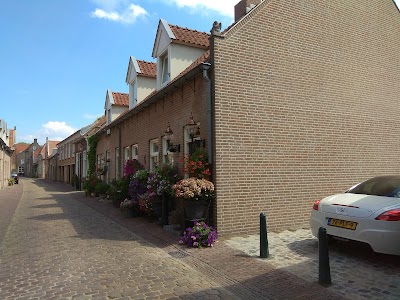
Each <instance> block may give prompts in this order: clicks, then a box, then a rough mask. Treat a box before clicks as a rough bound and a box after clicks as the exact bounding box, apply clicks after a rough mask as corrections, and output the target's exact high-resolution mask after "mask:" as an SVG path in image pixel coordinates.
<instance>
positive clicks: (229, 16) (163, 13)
mask: <svg viewBox="0 0 400 300" xmlns="http://www.w3.org/2000/svg"><path fill="white" fill-rule="evenodd" d="M398 1H400V0H398ZM237 2H239V0H35V1H32V0H12V1H0V39H1V43H0V88H1V92H2V93H1V94H2V96H1V97H0V104H1V105H0V107H1V110H0V118H2V119H4V120H5V121H6V122H7V123H8V127H9V128H13V127H14V126H16V127H17V142H28V143H32V142H33V139H34V138H37V139H38V142H39V143H40V144H43V143H44V142H45V139H46V137H49V139H50V140H62V139H65V138H66V137H68V136H69V135H70V134H72V133H73V132H75V131H76V130H78V129H80V128H81V127H83V126H86V125H88V124H90V123H91V122H93V121H94V120H95V118H96V117H98V116H101V115H102V114H104V110H103V108H104V101H105V95H106V90H107V89H111V90H112V91H117V92H128V87H127V85H126V84H125V76H126V70H127V67H128V60H129V56H131V55H132V56H135V57H136V58H137V59H143V60H147V61H154V60H153V58H152V57H151V52H152V48H153V44H154V39H155V34H156V30H157V25H158V21H159V19H160V18H163V19H165V20H166V21H167V22H168V23H170V24H174V25H179V26H182V27H188V28H191V29H196V30H200V31H205V32H209V30H210V29H211V27H212V23H213V22H214V21H215V20H217V21H219V22H222V27H223V28H225V27H227V26H228V25H230V24H231V23H232V21H233V13H234V5H235V4H236V3H237ZM365 2H366V3H367V1H365Z"/></svg>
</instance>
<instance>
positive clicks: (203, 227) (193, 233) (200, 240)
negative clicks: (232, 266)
mask: <svg viewBox="0 0 400 300" xmlns="http://www.w3.org/2000/svg"><path fill="white" fill-rule="evenodd" d="M217 237H218V235H217V231H216V230H215V229H214V228H213V227H212V226H208V225H207V224H206V223H204V222H203V221H202V222H198V221H194V226H193V227H189V228H186V230H185V232H184V233H183V236H182V238H181V239H180V241H179V243H180V244H184V245H187V246H188V247H193V248H203V247H212V246H213V245H214V243H215V241H216V240H217Z"/></svg>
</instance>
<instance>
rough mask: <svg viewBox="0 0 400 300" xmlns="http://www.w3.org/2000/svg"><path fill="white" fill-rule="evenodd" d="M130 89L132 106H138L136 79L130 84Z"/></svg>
mask: <svg viewBox="0 0 400 300" xmlns="http://www.w3.org/2000/svg"><path fill="white" fill-rule="evenodd" d="M129 87H130V90H129V98H130V104H131V106H132V107H134V106H136V104H137V102H138V98H137V83H136V80H134V81H132V82H131V83H130V84H129Z"/></svg>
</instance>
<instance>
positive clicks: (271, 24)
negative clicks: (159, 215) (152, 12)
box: [28, 0, 400, 235]
mask: <svg viewBox="0 0 400 300" xmlns="http://www.w3.org/2000/svg"><path fill="white" fill-rule="evenodd" d="M232 9H234V11H235V21H234V23H233V24H231V25H230V26H229V27H227V28H226V29H224V30H223V31H222V29H221V24H220V23H218V22H214V23H213V24H210V27H212V28H211V31H210V34H209V33H205V32H199V31H196V30H193V29H188V28H183V27H180V26H177V25H171V24H169V23H168V22H167V21H166V20H160V21H159V24H158V29H157V33H156V36H155V41H154V47H153V51H152V57H153V58H154V61H155V62H146V61H143V60H140V59H137V58H136V57H134V56H131V57H129V58H127V60H128V66H127V75H126V78H125V82H126V83H127V85H128V86H129V93H119V92H114V91H107V93H106V97H105V103H104V116H103V117H102V118H100V119H98V120H96V122H94V123H93V124H90V125H89V126H87V127H85V128H82V129H81V130H79V131H77V132H75V133H74V134H72V135H71V136H69V137H68V138H66V139H65V140H63V141H61V142H59V143H58V145H57V153H56V154H55V155H53V156H50V157H49V158H48V163H47V165H48V170H47V171H45V172H48V173H49V175H48V178H52V179H55V180H60V181H64V182H70V181H71V180H72V178H73V177H74V175H77V176H78V177H79V178H80V179H81V180H84V179H85V177H86V175H87V151H88V137H89V136H92V135H96V136H97V138H98V143H97V146H96V154H97V157H96V161H97V163H96V164H97V168H98V169H101V170H106V172H102V174H103V175H101V178H102V179H103V180H105V181H107V182H110V181H111V180H112V179H115V178H119V177H121V176H122V175H123V174H122V168H123V165H124V162H125V161H126V160H128V159H131V158H135V159H138V160H139V161H140V162H141V163H142V164H143V165H145V166H146V168H147V169H149V170H152V169H153V168H154V167H155V166H157V165H159V164H162V163H166V162H175V163H177V164H182V158H183V157H184V155H187V154H190V153H191V151H193V149H194V148H196V147H204V148H205V149H206V150H207V152H208V154H209V163H210V164H211V166H212V181H213V182H214V184H215V186H216V200H215V201H214V203H213V209H212V212H213V215H212V218H213V221H214V224H215V225H216V227H217V228H218V231H219V233H220V234H222V235H236V234H248V233H254V232H257V231H258V226H259V221H258V216H259V214H260V212H265V213H266V215H267V222H268V226H269V228H270V229H272V230H282V229H295V228H300V227H308V218H309V212H310V209H311V206H312V203H313V201H314V200H315V199H318V198H321V197H324V196H326V195H329V194H332V193H336V192H340V191H343V190H345V189H347V188H348V187H349V186H352V185H353V184H355V183H357V182H359V181H361V180H364V179H366V178H368V177H371V176H375V175H383V174H396V173H398V170H399V167H400V164H399V162H398V160H397V158H398V156H399V147H398V146H399V144H398V141H397V137H398V136H399V133H400V130H399V126H397V119H398V115H399V113H400V107H399V105H398V100H399V95H400V85H399V84H398V83H399V82H400V52H399V51H398V49H400V38H399V37H400V15H399V11H398V9H397V6H396V5H395V3H394V1H392V0H371V1H368V3H367V2H363V1H358V0H348V1H332V0H322V1H307V0H297V1H287V0H264V1H261V0H242V1H240V2H239V3H238V4H237V5H236V6H235V7H234V8H232ZM28 156H29V154H28ZM50 170H51V172H50Z"/></svg>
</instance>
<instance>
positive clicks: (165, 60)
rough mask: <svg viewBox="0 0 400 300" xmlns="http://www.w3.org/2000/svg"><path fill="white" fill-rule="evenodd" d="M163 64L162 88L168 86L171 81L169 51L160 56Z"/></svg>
mask: <svg viewBox="0 0 400 300" xmlns="http://www.w3.org/2000/svg"><path fill="white" fill-rule="evenodd" d="M160 62H161V74H160V75H161V76H160V78H161V82H160V83H161V86H164V85H165V84H167V83H168V82H169V81H170V79H171V71H170V63H169V55H168V51H166V52H165V53H164V54H162V55H161V56H160Z"/></svg>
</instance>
